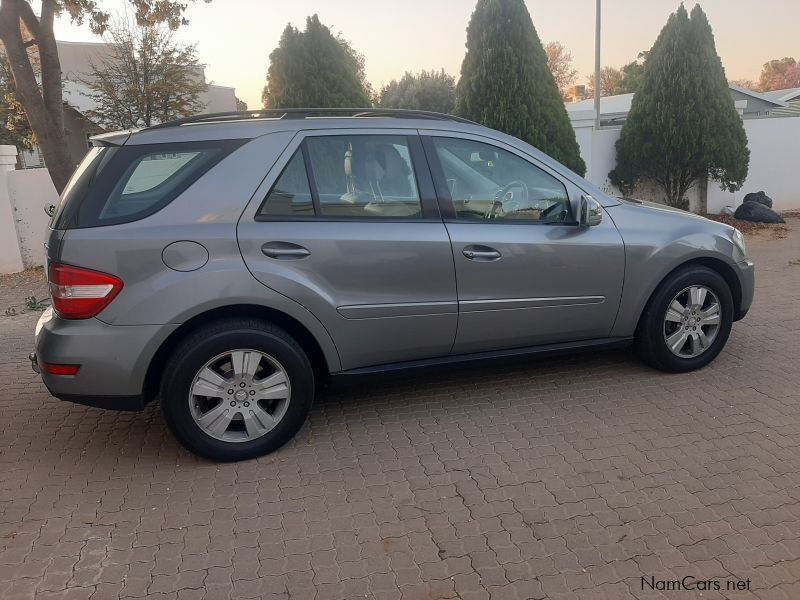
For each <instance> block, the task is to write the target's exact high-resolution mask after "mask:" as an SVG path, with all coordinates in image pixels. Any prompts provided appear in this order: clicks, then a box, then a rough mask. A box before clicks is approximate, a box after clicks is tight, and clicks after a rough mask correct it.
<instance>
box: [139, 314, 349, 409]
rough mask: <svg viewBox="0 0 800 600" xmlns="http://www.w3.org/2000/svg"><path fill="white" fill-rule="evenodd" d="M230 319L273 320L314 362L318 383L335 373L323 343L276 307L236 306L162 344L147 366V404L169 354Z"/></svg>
mask: <svg viewBox="0 0 800 600" xmlns="http://www.w3.org/2000/svg"><path fill="white" fill-rule="evenodd" d="M226 317H253V318H257V319H262V320H264V321H269V322H270V323H273V324H275V325H277V326H278V327H280V328H282V329H284V330H285V331H286V332H287V333H288V334H289V335H291V336H292V337H293V338H294V339H295V340H296V341H297V343H298V344H300V347H301V348H302V349H303V351H304V352H305V353H306V355H307V356H308V359H309V361H310V362H311V367H312V368H313V370H314V375H315V377H316V378H317V380H323V379H324V378H326V377H327V376H328V374H329V373H330V372H331V371H332V370H334V369H332V368H331V364H330V362H329V360H328V358H326V356H325V352H324V351H323V349H322V346H321V345H320V343H319V341H318V340H317V339H316V337H314V335H313V334H312V333H311V331H309V329H308V328H307V327H306V326H305V325H303V324H302V323H301V322H300V321H298V320H297V319H296V318H294V317H292V316H290V315H288V314H286V313H284V312H282V311H280V310H277V309H274V308H270V307H267V306H261V305H258V304H232V305H227V306H220V307H216V308H212V309H209V310H207V311H204V312H202V313H199V314H197V315H194V316H193V317H192V318H190V319H189V320H187V321H186V322H184V323H183V324H182V325H181V326H180V327H178V328H177V329H176V330H175V331H173V332H172V333H171V334H170V335H169V336H167V338H166V339H165V340H164V341H163V342H162V343H161V345H160V346H159V347H158V349H157V350H156V352H155V354H154V355H153V357H152V359H151V360H150V364H149V365H148V367H147V371H146V373H145V378H144V386H143V397H144V401H145V403H147V402H150V401H151V400H153V399H154V398H155V397H156V395H157V394H158V390H159V387H160V385H161V378H162V376H163V368H164V364H165V363H166V361H167V358H168V357H169V355H170V354H171V353H172V352H173V351H174V350H175V348H176V347H177V346H178V344H179V343H180V342H181V340H183V339H185V338H186V337H187V336H188V335H191V334H192V333H193V332H194V331H196V330H197V329H198V328H200V327H203V326H205V325H207V324H208V323H210V322H212V321H215V320H218V319H223V318H226Z"/></svg>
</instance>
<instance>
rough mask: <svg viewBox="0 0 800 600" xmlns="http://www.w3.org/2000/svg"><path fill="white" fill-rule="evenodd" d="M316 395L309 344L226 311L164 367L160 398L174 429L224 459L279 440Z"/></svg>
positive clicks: (269, 447)
mask: <svg viewBox="0 0 800 600" xmlns="http://www.w3.org/2000/svg"><path fill="white" fill-rule="evenodd" d="M313 398H314V374H313V371H312V368H311V365H310V363H309V361H308V358H307V357H306V355H305V353H304V352H303V350H302V348H300V346H299V345H298V344H297V342H295V340H294V339H292V337H291V336H290V335H289V334H287V333H286V332H285V331H283V330H282V329H280V328H278V327H275V326H273V325H271V324H269V323H266V322H263V321H259V320H254V319H225V320H221V321H217V322H214V323H213V324H211V325H209V326H207V327H204V328H202V329H200V330H198V331H196V332H194V333H193V334H192V335H190V336H189V337H187V338H186V339H185V340H183V342H182V343H181V344H180V345H179V346H178V347H177V348H176V350H175V351H174V353H173V354H172V356H171V357H170V359H169V360H168V362H167V364H166V365H165V367H164V373H163V375H162V384H161V404H162V409H163V412H164V418H165V420H166V422H167V424H168V425H169V427H170V429H171V430H172V432H173V433H174V434H175V437H176V438H178V440H179V441H180V442H181V443H182V444H183V445H184V446H185V447H186V448H187V449H188V450H190V451H192V452H194V453H195V454H198V455H200V456H203V457H205V458H209V459H211V460H219V461H233V460H244V459H248V458H254V457H257V456H262V455H264V454H267V453H269V452H272V451H273V450H275V449H277V448H279V447H280V446H282V445H283V444H285V443H286V442H287V441H288V440H290V439H291V438H292V437H293V436H294V434H295V433H296V432H297V431H298V430H299V429H300V427H301V426H302V425H303V423H304V422H305V420H306V417H307V416H308V413H309V411H310V409H311V404H312V401H313Z"/></svg>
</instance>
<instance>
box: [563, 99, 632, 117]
mask: <svg viewBox="0 0 800 600" xmlns="http://www.w3.org/2000/svg"><path fill="white" fill-rule="evenodd" d="M631 102H633V94H618V95H616V96H601V97H600V114H601V115H603V116H613V115H617V114H620V115H624V114H628V112H630V110H631ZM582 110H594V98H589V99H587V100H581V101H580V102H567V111H569V112H578V111H582Z"/></svg>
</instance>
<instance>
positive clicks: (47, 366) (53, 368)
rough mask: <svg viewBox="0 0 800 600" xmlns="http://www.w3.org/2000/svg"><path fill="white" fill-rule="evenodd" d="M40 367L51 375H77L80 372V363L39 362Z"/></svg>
mask: <svg viewBox="0 0 800 600" xmlns="http://www.w3.org/2000/svg"><path fill="white" fill-rule="evenodd" d="M39 367H40V368H41V369H42V371H44V372H45V373H49V374H50V375H75V374H77V373H78V369H80V368H81V366H80V365H54V364H52V363H46V362H41V361H40V362H39Z"/></svg>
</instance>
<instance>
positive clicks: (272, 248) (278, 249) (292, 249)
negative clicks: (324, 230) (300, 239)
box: [261, 242, 311, 260]
mask: <svg viewBox="0 0 800 600" xmlns="http://www.w3.org/2000/svg"><path fill="white" fill-rule="evenodd" d="M261 252H262V253H263V254H264V256H269V257H270V258H277V259H284V260H286V259H297V258H305V257H306V256H309V255H310V254H311V251H310V250H309V249H308V248H304V247H303V246H300V245H299V244H292V243H291V242H267V243H266V244H264V245H263V246H261Z"/></svg>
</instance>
